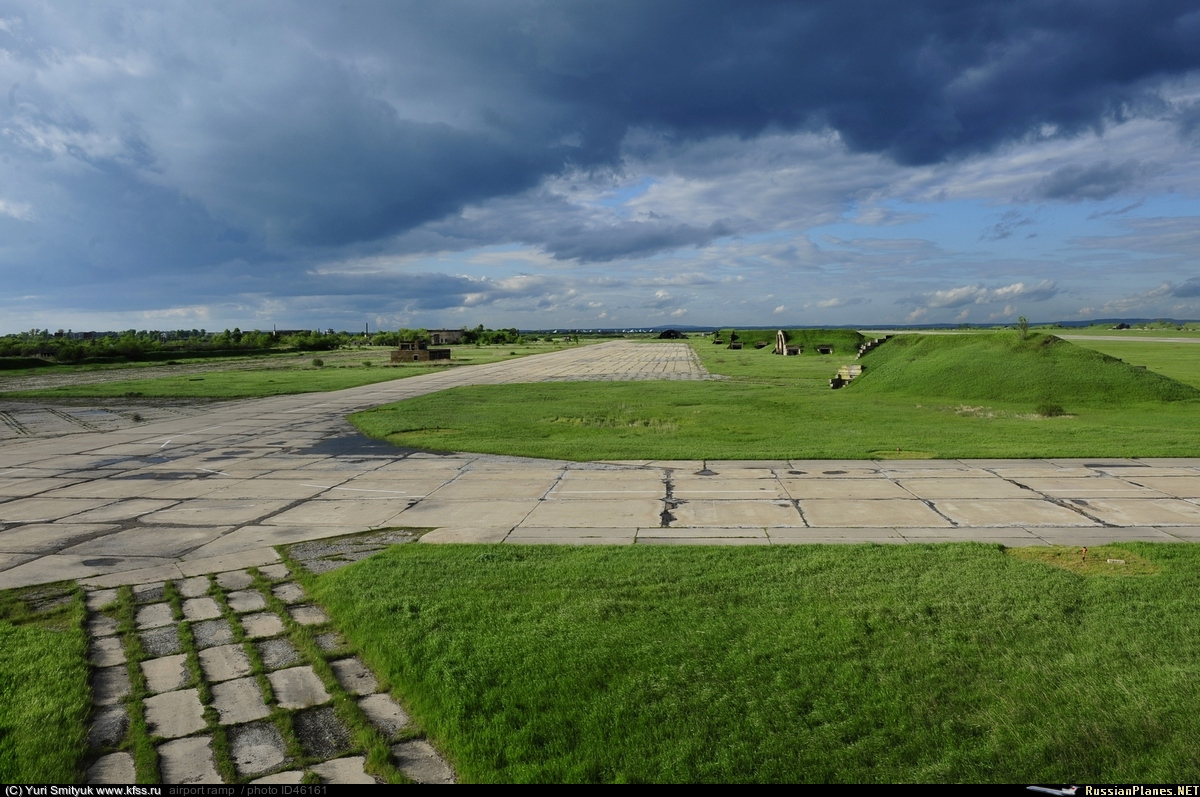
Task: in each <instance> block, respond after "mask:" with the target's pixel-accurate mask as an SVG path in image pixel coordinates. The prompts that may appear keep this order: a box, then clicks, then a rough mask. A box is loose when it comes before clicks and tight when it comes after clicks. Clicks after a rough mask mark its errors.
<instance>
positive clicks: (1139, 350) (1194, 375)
mask: <svg viewBox="0 0 1200 797" xmlns="http://www.w3.org/2000/svg"><path fill="white" fill-rule="evenodd" d="M1192 337H1195V336H1194V335H1193V336H1192ZM1071 342H1072V343H1074V344H1075V345H1076V346H1080V347H1082V348H1087V349H1094V350H1096V351H1098V352H1103V353H1104V354H1107V355H1109V356H1110V357H1117V358H1119V359H1122V360H1124V361H1125V362H1127V363H1130V364H1131V365H1141V366H1144V367H1145V368H1147V369H1148V370H1150V371H1155V372H1157V373H1160V374H1163V375H1164V376H1169V377H1171V378H1172V379H1176V380H1178V381H1180V382H1183V383H1185V384H1188V385H1191V386H1193V387H1200V343H1164V342H1151V341H1144V340H1136V339H1134V340H1073V341H1071Z"/></svg>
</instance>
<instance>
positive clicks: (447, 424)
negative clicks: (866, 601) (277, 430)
mask: <svg viewBox="0 0 1200 797" xmlns="http://www.w3.org/2000/svg"><path fill="white" fill-rule="evenodd" d="M1044 340H1048V338H1044V337H1039V336H1031V337H1030V340H1029V341H1026V342H1021V341H1019V340H1018V338H1017V335H1016V333H1000V334H996V333H992V334H976V335H955V336H951V335H945V336H915V335H914V336H908V335H906V336H899V337H896V338H893V339H892V340H890V341H888V342H887V343H885V344H884V345H882V346H880V347H879V348H877V349H876V350H875V351H873V352H871V353H870V354H868V355H867V356H866V357H864V358H863V359H862V360H861V361H860V362H862V363H863V364H865V365H866V369H867V370H866V372H865V373H866V375H865V376H864V377H862V378H861V380H859V381H856V382H854V383H852V384H851V385H850V386H848V387H846V388H843V389H842V390H837V391H833V390H830V389H829V381H828V380H829V377H830V376H832V375H833V373H834V372H835V371H836V369H837V367H838V366H839V365H841V364H843V363H846V362H851V361H852V360H850V359H849V358H845V357H840V356H838V355H832V356H817V357H780V356H777V355H774V354H771V352H770V350H769V349H761V350H755V349H752V348H751V349H742V350H741V351H737V350H729V349H726V348H724V347H718V346H713V345H712V344H711V343H706V342H704V341H698V342H693V343H692V345H693V346H694V348H695V350H696V352H697V353H698V354H699V356H700V358H701V360H702V361H703V363H704V365H705V366H706V367H707V368H708V370H709V371H711V372H713V373H717V374H724V375H727V376H729V377H730V378H729V379H727V380H724V381H719V382H623V383H552V384H538V385H499V386H479V387H468V388H457V389H454V390H449V391H443V392H440V393H437V394H436V395H430V396H422V397H419V398H414V399H409V400H407V401H403V402H400V403H397V404H391V405H387V406H384V407H380V408H376V409H374V410H369V411H366V412H362V413H358V414H355V415H352V416H350V420H351V422H352V423H354V424H355V425H356V426H357V427H358V428H359V429H361V430H362V431H363V432H364V433H366V434H368V435H371V436H373V437H378V438H384V439H387V440H390V441H392V442H393V443H396V444H397V445H401V446H405V447H412V448H424V449H431V450H450V451H478V452H483V453H493V454H515V455H521V456H532V457H548V458H555V459H568V460H578V461H585V460H593V459H806V458H813V459H826V458H831V459H841V458H854V459H857V458H873V457H874V458H884V457H917V458H920V457H1050V456H1056V457H1107V456H1113V457H1127V456H1164V457H1168V456H1195V454H1196V451H1197V450H1200V413H1197V408H1198V400H1197V399H1195V398H1188V396H1197V395H1200V391H1197V390H1196V388H1194V387H1192V386H1190V385H1185V384H1182V383H1179V382H1175V381H1171V380H1168V379H1166V378H1165V377H1162V376H1160V375H1158V374H1155V373H1152V372H1148V371H1142V370H1139V369H1136V368H1133V367H1132V366H1130V365H1127V364H1124V363H1120V362H1117V361H1115V360H1111V359H1108V358H1104V357H1102V356H1101V355H1098V354H1097V353H1095V352H1093V351H1089V350H1087V349H1084V348H1081V347H1077V346H1073V345H1071V344H1070V343H1066V342H1061V341H1060V342H1056V343H1055V342H1052V343H1051V344H1049V345H1043V344H1042V343H1041V341H1044ZM910 358H912V359H913V362H908V360H909V359H910ZM873 382H874V385H873V384H872V383H873ZM1166 399H1180V400H1166ZM1048 401H1049V402H1052V403H1057V404H1059V405H1061V406H1063V407H1064V408H1065V412H1066V415H1065V416H1063V417H1043V416H1042V415H1040V414H1038V412H1037V409H1038V407H1039V406H1040V405H1043V404H1045V403H1046V402H1048ZM897 449H899V451H897Z"/></svg>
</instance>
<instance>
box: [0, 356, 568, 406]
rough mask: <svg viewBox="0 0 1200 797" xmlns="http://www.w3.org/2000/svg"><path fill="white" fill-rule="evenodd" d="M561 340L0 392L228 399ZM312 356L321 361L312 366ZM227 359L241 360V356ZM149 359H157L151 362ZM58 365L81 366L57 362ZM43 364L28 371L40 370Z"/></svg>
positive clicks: (473, 360) (463, 361)
mask: <svg viewBox="0 0 1200 797" xmlns="http://www.w3.org/2000/svg"><path fill="white" fill-rule="evenodd" d="M564 348H567V346H566V345H565V344H561V343H560V344H545V343H537V344H533V343H530V344H522V345H508V346H479V347H476V346H454V347H451V350H452V352H453V353H452V355H451V357H452V359H451V360H450V362H449V363H448V364H444V363H440V364H429V363H401V364H395V365H393V364H392V363H391V362H390V361H389V357H390V351H391V349H389V348H385V347H375V348H361V349H351V350H347V351H337V352H305V353H303V354H301V355H295V354H290V355H273V356H271V357H270V359H269V360H268V361H267V362H265V363H264V364H263V367H262V368H256V369H254V370H246V369H245V368H244V367H239V368H237V369H236V370H228V371H220V370H214V371H205V372H202V373H196V372H192V371H189V372H184V373H181V374H180V375H178V376H166V377H156V378H152V379H126V380H121V381H114V382H99V383H95V384H80V385H72V386H69V387H57V388H46V389H40V390H24V391H8V392H5V393H4V394H3V396H4V397H5V398H14V399H21V398H195V399H234V398H257V397H261V396H277V395H283V394H292V393H315V392H324V391H329V390H342V389H343V388H349V387H359V386H361V385H370V384H375V383H377V382H386V381H390V380H393V379H403V378H405V377H409V376H417V375H419V374H427V373H431V372H433V371H439V370H443V369H445V368H447V367H453V366H456V365H481V364H484V363H490V362H499V361H501V360H511V359H515V358H517V357H524V356H527V355H530V354H540V353H544V352H551V351H558V350H560V349H564ZM314 359H320V360H323V361H324V363H325V365H324V366H322V367H316V366H314V365H313V364H312V362H313V360H314ZM229 364H230V365H233V366H239V365H241V366H244V362H243V361H242V360H235V361H230V363H229ZM153 365H162V363H154V364H153ZM61 368H62V369H74V368H78V369H79V370H80V372H81V373H82V372H83V369H85V368H87V366H62V367H61ZM58 370H59V369H58V368H56V369H55V372H56V373H57V372H58ZM45 373H46V369H39V370H38V371H36V372H32V375H35V376H43V375H45ZM9 375H12V376H21V375H25V376H28V375H31V374H30V373H29V372H24V371H11V372H5V373H4V374H0V389H2V388H3V381H4V378H5V376H9Z"/></svg>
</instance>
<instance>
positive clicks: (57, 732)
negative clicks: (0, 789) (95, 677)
mask: <svg viewBox="0 0 1200 797" xmlns="http://www.w3.org/2000/svg"><path fill="white" fill-rule="evenodd" d="M47 593H62V595H63V596H64V598H65V600H64V601H63V603H62V604H61V605H59V606H53V607H47V609H46V610H44V611H39V610H38V609H37V608H36V603H37V597H36V596H38V595H39V594H42V595H45V594H47ZM84 614H85V612H84V607H83V596H82V595H81V594H80V591H79V589H78V588H77V587H74V586H73V585H69V586H68V585H49V586H45V587H35V588H31V589H25V590H20V591H9V592H5V593H0V782H4V783H80V782H82V771H81V770H80V768H79V763H80V760H81V759H82V756H83V752H84V746H85V742H86V735H85V731H84V720H85V719H86V717H87V713H88V708H89V706H90V704H91V697H90V695H89V692H88V686H87V640H86V637H85V635H84V632H83V618H84Z"/></svg>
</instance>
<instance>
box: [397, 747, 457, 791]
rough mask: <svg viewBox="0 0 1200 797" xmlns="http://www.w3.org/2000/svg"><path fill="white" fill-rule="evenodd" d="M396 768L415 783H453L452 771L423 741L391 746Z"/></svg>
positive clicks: (435, 751)
mask: <svg viewBox="0 0 1200 797" xmlns="http://www.w3.org/2000/svg"><path fill="white" fill-rule="evenodd" d="M392 757H393V758H394V759H395V760H396V766H397V767H399V769H400V771H401V772H403V773H404V774H405V775H407V776H408V777H409V778H411V779H412V780H413V782H415V783H453V782H454V771H453V770H451V769H450V767H449V766H448V765H447V764H446V761H445V759H443V758H442V757H441V756H440V755H438V752H437V750H434V749H433V745H431V744H430V743H429V742H427V741H425V740H424V739H413V740H412V741H408V742H401V743H400V744H397V745H393V747H392Z"/></svg>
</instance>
